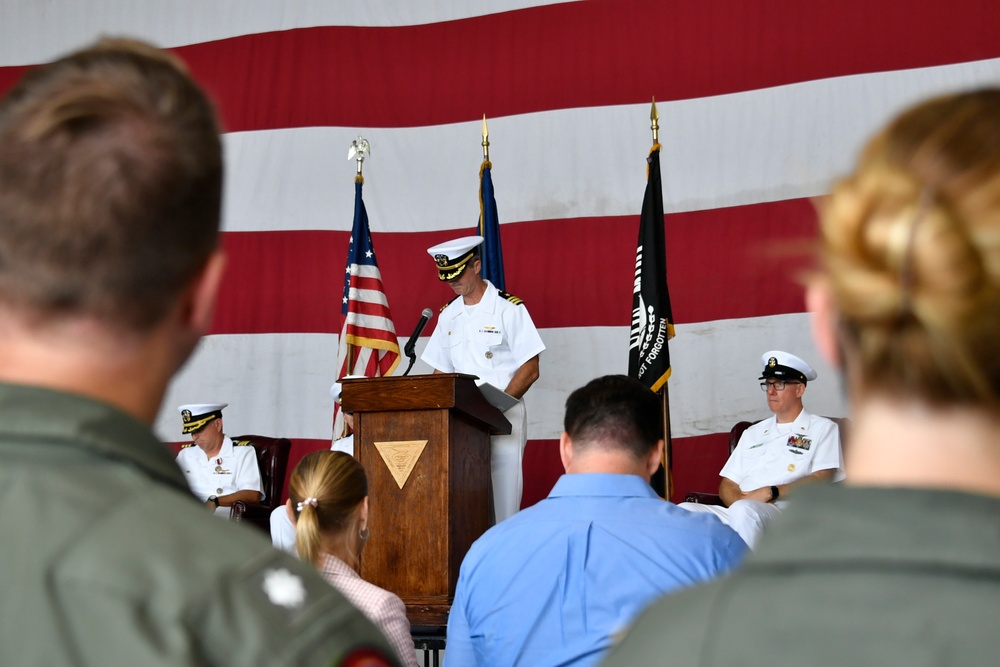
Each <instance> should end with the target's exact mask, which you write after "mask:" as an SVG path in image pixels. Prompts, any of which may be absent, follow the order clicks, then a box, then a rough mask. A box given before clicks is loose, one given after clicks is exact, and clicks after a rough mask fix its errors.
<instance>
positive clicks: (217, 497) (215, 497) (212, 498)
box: [208, 486, 774, 507]
mask: <svg viewBox="0 0 1000 667" xmlns="http://www.w3.org/2000/svg"><path fill="white" fill-rule="evenodd" d="M771 489H772V493H773V489H774V487H773V486H772V487H771ZM208 499H209V500H211V501H212V502H213V503H215V506H216V507H218V506H219V496H209V497H208Z"/></svg>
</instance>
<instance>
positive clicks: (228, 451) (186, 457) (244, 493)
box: [177, 403, 264, 517]
mask: <svg viewBox="0 0 1000 667" xmlns="http://www.w3.org/2000/svg"><path fill="white" fill-rule="evenodd" d="M228 405H229V404H228V403H197V404H190V405H182V406H180V407H179V408H178V410H179V411H180V413H181V420H182V421H183V422H184V429H183V432H184V433H185V434H188V433H190V434H191V440H192V442H191V444H189V445H184V446H183V447H182V448H181V451H180V453H179V454H178V455H177V465H179V466H180V468H181V470H182V471H183V472H184V477H185V478H186V479H187V481H188V485H189V486H190V487H191V490H192V491H193V492H194V494H195V495H196V496H198V498H199V499H200V500H201V501H202V502H203V503H205V505H206V506H207V507H208V508H209V509H212V510H214V511H215V514H216V516H221V517H228V516H229V514H230V512H231V510H230V507H231V506H232V504H233V503H235V502H236V501H237V500H245V501H248V502H260V501H261V500H263V499H264V493H263V486H262V485H261V481H260V469H259V468H258V467H257V453H256V452H255V451H254V448H253V446H252V445H234V444H233V441H232V439H231V438H230V437H229V436H227V435H226V434H225V433H223V432H222V409H223V408H225V407H226V406H228Z"/></svg>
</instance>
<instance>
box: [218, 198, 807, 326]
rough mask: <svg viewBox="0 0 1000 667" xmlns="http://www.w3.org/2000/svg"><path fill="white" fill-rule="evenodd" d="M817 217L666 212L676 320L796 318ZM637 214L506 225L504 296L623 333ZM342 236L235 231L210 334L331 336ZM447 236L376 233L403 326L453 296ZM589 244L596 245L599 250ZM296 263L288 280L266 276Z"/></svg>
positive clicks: (781, 208)
mask: <svg viewBox="0 0 1000 667" xmlns="http://www.w3.org/2000/svg"><path fill="white" fill-rule="evenodd" d="M815 220H816V215H815V212H814V211H813V207H812V204H811V203H810V202H809V201H808V200H805V199H792V200H787V201H780V202H772V203H767V204H756V205H752V206H737V207H732V208H721V209H713V210H708V211H694V212H687V213H675V214H669V215H667V216H666V236H667V266H668V270H669V276H668V279H669V282H670V286H671V298H672V301H673V304H672V306H673V311H674V318H675V322H676V323H679V324H685V323H691V322H707V321H712V320H720V319H730V318H743V317H758V316H763V315H776V314H781V313H795V312H803V310H804V308H805V304H804V302H803V297H802V288H801V287H800V286H799V285H798V284H797V283H796V282H795V279H796V275H797V273H798V272H799V271H800V270H801V269H803V268H806V266H807V265H808V263H809V260H808V255H807V253H808V250H809V248H810V246H811V243H812V241H813V240H814V238H815V227H816V225H815ZM638 224H639V223H638V216H635V215H630V216H620V217H607V218H574V219H567V220H544V221H537V222H526V223H516V224H507V225H504V226H503V234H504V246H505V249H507V251H508V252H510V253H511V256H516V257H517V258H518V261H517V262H508V266H507V267H506V270H507V285H508V291H510V292H511V293H513V294H516V295H517V296H519V297H521V298H522V299H524V301H525V303H526V305H527V306H528V308H529V309H530V311H531V316H532V319H533V320H534V321H535V324H536V326H539V327H543V328H549V327H577V326H627V325H628V324H629V322H630V321H631V313H630V312H629V310H630V308H629V306H630V299H631V294H632V280H633V264H634V263H635V237H636V234H637V233H638V231H637V230H638ZM347 236H348V233H347V232H334V231H296V232H235V233H228V234H225V235H224V239H223V243H224V246H225V248H226V251H227V252H228V253H229V255H230V262H229V269H228V271H227V273H226V277H225V280H224V283H223V291H222V295H221V301H220V304H219V308H218V311H217V315H216V320H215V326H214V329H213V333H291V332H304V333H337V332H339V331H340V328H341V322H340V299H339V298H338V299H331V298H330V292H331V285H335V284H336V280H337V279H338V278H339V277H340V276H341V275H342V274H341V273H340V272H331V271H330V269H329V267H330V264H331V260H330V257H336V256H337V252H339V251H342V249H343V248H344V247H345V246H346V245H347ZM452 236H454V231H443V232H441V231H438V232H426V233H382V234H373V238H374V240H375V243H376V245H377V246H378V253H379V260H380V261H379V265H380V269H381V272H382V275H383V278H384V283H385V286H386V288H385V293H386V296H387V298H388V301H389V303H392V304H397V305H396V306H395V311H396V317H397V318H401V321H402V322H416V321H417V320H418V319H419V317H420V311H421V310H422V309H423V308H427V307H430V308H431V309H432V310H434V311H437V310H438V309H439V307H441V306H443V305H444V304H445V303H447V302H448V301H450V300H451V299H453V298H454V293H453V292H452V291H451V289H450V288H448V287H447V285H445V284H443V283H441V282H440V281H439V280H438V279H437V274H436V272H435V270H434V265H433V263H432V262H431V260H430V259H428V258H427V257H426V253H425V252H424V249H425V248H427V247H429V246H432V245H434V244H435V243H440V242H442V241H445V240H447V239H449V238H451V237H452ZM594 239H601V242H600V243H595V242H594ZM282 265H285V266H295V267H297V271H296V273H295V274H294V276H292V275H289V276H288V277H294V280H281V279H279V278H280V277H281V276H282V274H281V273H278V274H277V276H275V275H273V274H272V272H271V271H267V270H261V267H269V266H275V267H277V266H282ZM331 274H332V275H331Z"/></svg>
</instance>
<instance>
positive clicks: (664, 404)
mask: <svg viewBox="0 0 1000 667" xmlns="http://www.w3.org/2000/svg"><path fill="white" fill-rule="evenodd" d="M649 129H650V130H652V132H653V146H656V145H657V144H658V143H659V142H660V114H659V112H658V111H657V110H656V98H655V97H654V98H653V106H652V108H651V109H650V111H649ZM669 384H670V383H669V382H664V383H663V387H662V388H661V389H660V398H661V405H660V409H661V411H662V417H663V458H662V460H661V463H662V464H663V474H664V476H665V477H666V479H665V480H664V481H663V489H664V494H665V495H664V497H665V498H666V499H667V500H670V497H671V496H673V494H674V476H673V472H672V469H671V465H670V462H671V459H672V457H673V438H672V437H671V435H670V391H669V389H668V386H669Z"/></svg>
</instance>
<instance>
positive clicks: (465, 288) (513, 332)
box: [420, 236, 545, 523]
mask: <svg viewBox="0 0 1000 667" xmlns="http://www.w3.org/2000/svg"><path fill="white" fill-rule="evenodd" d="M482 242H483V237H482V236H466V237H463V238H460V239H455V240H453V241H448V242H446V243H442V244H440V245H436V246H434V247H432V248H428V249H427V252H428V254H430V256H431V257H433V258H434V262H435V263H436V264H437V270H438V279H439V280H441V281H442V282H446V283H448V286H449V287H451V288H452V289H453V290H454V291H455V294H457V296H456V297H455V299H453V300H452V301H451V302H449V303H448V304H447V305H446V306H445V307H444V308H443V309H442V310H441V314H440V315H439V316H438V322H437V326H436V327H435V328H434V332H433V333H432V334H431V337H430V340H429V341H428V343H427V347H426V348H425V349H424V352H423V354H422V355H420V358H421V359H422V360H423V361H425V362H426V363H427V364H429V365H430V366H431V367H432V368H434V372H435V373H465V374H468V375H475V376H478V377H479V379H480V381H483V382H489V383H490V384H492V385H493V386H495V387H497V388H499V389H503V390H504V391H505V392H507V393H508V394H510V395H511V396H513V397H514V398H516V399H519V400H518V402H517V404H516V405H515V406H513V407H512V408H510V409H509V410H507V411H506V412H505V413H504V416H505V417H506V418H507V420H508V421H510V423H511V427H512V431H511V434H510V435H501V436H493V438H492V439H491V446H490V459H491V468H492V478H493V505H494V510H495V513H496V520H497V522H498V523H499V522H500V521H503V520H504V519H506V518H507V517H509V516H512V515H513V514H515V513H516V512H517V511H518V509H519V508H520V506H521V490H522V474H521V462H522V459H523V457H524V444H525V442H526V440H527V438H528V416H527V413H526V412H525V409H524V401H523V400H520V399H522V397H523V396H524V394H525V392H526V391H528V389H529V388H530V387H531V385H532V384H533V383H534V382H535V380H537V379H538V355H540V354H541V353H542V351H543V350H545V344H544V343H542V338H541V336H539V335H538V330H537V329H535V325H534V323H533V322H532V321H531V315H529V314H528V309H527V307H526V306H525V305H524V303H523V302H522V301H521V300H520V299H519V298H517V297H516V296H513V295H511V294H508V293H506V292H501V291H499V290H498V289H497V288H496V287H494V286H493V284H492V283H490V282H489V281H488V280H484V279H483V277H482V276H481V275H480V271H481V270H482V261H481V260H480V258H479V246H480V244H482Z"/></svg>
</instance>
